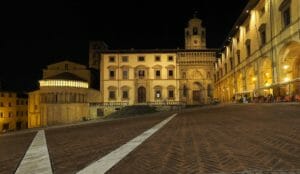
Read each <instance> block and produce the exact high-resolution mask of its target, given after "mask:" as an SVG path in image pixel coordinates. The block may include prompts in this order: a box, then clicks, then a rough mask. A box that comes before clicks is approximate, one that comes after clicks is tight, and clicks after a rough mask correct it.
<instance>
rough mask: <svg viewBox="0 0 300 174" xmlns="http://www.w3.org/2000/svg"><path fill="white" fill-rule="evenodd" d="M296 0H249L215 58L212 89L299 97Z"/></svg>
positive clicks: (226, 95)
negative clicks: (213, 86) (218, 56)
mask: <svg viewBox="0 0 300 174" xmlns="http://www.w3.org/2000/svg"><path fill="white" fill-rule="evenodd" d="M299 9H300V1H299V0H250V1H249V3H248V5H247V6H246V8H245V9H244V11H243V12H242V14H241V15H240V17H239V18H238V20H237V21H236V23H235V25H234V26H233V28H232V30H231V32H230V34H229V36H228V38H227V40H226V42H225V43H224V47H223V48H222V52H221V54H220V58H219V59H218V61H217V63H216V64H215V80H216V82H215V95H216V97H218V98H219V99H220V100H221V101H223V102H230V101H236V100H239V99H240V98H241V97H243V96H247V98H248V99H249V100H254V101H262V100H264V99H265V97H268V96H269V97H270V96H271V97H272V98H273V97H274V100H276V101H296V100H298V101H299V95H300V13H299Z"/></svg>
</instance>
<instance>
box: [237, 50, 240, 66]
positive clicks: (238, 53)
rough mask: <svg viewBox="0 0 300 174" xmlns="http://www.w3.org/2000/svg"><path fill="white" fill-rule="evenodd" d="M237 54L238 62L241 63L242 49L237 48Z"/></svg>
mask: <svg viewBox="0 0 300 174" xmlns="http://www.w3.org/2000/svg"><path fill="white" fill-rule="evenodd" d="M236 56H237V63H238V64H240V63H241V53H240V50H237V52H236Z"/></svg>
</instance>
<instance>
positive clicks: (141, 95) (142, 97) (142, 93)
mask: <svg viewBox="0 0 300 174" xmlns="http://www.w3.org/2000/svg"><path fill="white" fill-rule="evenodd" d="M145 102H146V88H145V87H142V86H141V87H139V88H138V103H145Z"/></svg>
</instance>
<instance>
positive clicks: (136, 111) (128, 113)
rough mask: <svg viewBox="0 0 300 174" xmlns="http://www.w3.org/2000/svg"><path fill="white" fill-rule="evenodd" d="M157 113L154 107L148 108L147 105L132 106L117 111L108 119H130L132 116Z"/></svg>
mask: <svg viewBox="0 0 300 174" xmlns="http://www.w3.org/2000/svg"><path fill="white" fill-rule="evenodd" d="M155 112H158V111H157V110H156V108H155V107H152V106H148V105H133V106H126V107H124V108H121V109H120V110H119V111H116V112H114V113H112V114H110V115H108V118H122V117H132V116H139V115H144V114H150V113H155Z"/></svg>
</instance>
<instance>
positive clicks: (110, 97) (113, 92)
mask: <svg viewBox="0 0 300 174" xmlns="http://www.w3.org/2000/svg"><path fill="white" fill-rule="evenodd" d="M109 99H113V100H114V99H116V91H109Z"/></svg>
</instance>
